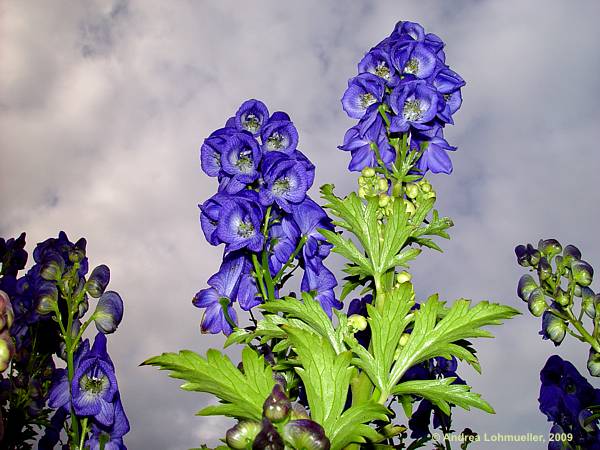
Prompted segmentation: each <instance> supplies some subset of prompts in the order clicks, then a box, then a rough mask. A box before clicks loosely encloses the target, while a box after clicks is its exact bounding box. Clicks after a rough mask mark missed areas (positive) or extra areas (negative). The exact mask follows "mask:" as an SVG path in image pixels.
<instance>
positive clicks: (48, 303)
mask: <svg viewBox="0 0 600 450" xmlns="http://www.w3.org/2000/svg"><path fill="white" fill-rule="evenodd" d="M57 302H58V289H57V288H56V285H55V284H53V283H49V282H47V283H44V284H43V285H42V287H41V288H40V289H39V291H38V298H37V306H36V308H35V310H36V312H37V313H38V314H41V315H42V316H44V315H46V314H50V313H51V312H52V311H54V310H55V309H56V307H57V306H56V303H57Z"/></svg>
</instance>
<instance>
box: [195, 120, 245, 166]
mask: <svg viewBox="0 0 600 450" xmlns="http://www.w3.org/2000/svg"><path fill="white" fill-rule="evenodd" d="M235 133H237V129H236V128H233V127H225V128H220V129H218V130H216V131H214V132H213V133H211V135H210V136H209V137H207V138H206V139H205V140H204V142H203V143H202V147H200V165H201V166H202V170H203V171H204V172H205V173H206V174H207V175H208V176H210V177H216V176H218V175H219V174H220V173H221V155H222V153H223V149H224V148H225V145H226V144H227V140H228V139H229V138H230V137H231V136H232V135H233V134H235Z"/></svg>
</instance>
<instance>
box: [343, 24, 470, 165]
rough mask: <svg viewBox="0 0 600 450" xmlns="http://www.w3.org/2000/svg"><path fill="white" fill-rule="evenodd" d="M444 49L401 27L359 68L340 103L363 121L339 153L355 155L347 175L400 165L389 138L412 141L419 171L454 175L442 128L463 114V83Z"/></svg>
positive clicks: (417, 29)
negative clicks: (459, 110) (379, 165)
mask: <svg viewBox="0 0 600 450" xmlns="http://www.w3.org/2000/svg"><path fill="white" fill-rule="evenodd" d="M443 49H444V43H443V42H442V40H441V39H440V38H439V37H438V36H436V35H435V34H431V33H425V30H424V29H423V27H422V26H421V25H419V24H417V23H414V22H399V23H398V24H397V25H396V27H395V29H394V31H393V32H392V34H391V35H390V36H388V37H387V38H385V39H384V40H383V41H381V42H380V43H379V44H377V45H376V46H375V47H373V48H372V49H371V50H369V52H368V53H366V54H365V56H364V57H363V59H362V60H361V61H360V63H359V64H358V75H357V76H356V77H354V78H351V79H350V80H349V81H348V88H347V90H346V92H345V93H344V95H343V97H342V105H343V108H344V110H345V111H346V113H347V114H348V115H349V116H350V117H352V118H353V119H359V122H358V124H357V125H355V126H353V127H352V128H350V129H349V130H348V131H347V132H346V135H345V137H344V143H343V145H341V146H340V147H339V148H340V149H341V150H345V151H349V152H350V153H351V155H352V159H351V161H350V165H349V169H350V170H352V171H360V170H362V169H363V168H365V167H375V166H377V165H378V164H383V165H385V166H386V167H387V168H388V169H389V168H391V166H392V163H394V162H395V161H396V159H397V156H398V155H397V149H396V148H394V146H393V145H391V143H390V138H391V137H394V136H401V135H405V136H407V137H410V143H409V146H410V149H411V150H413V151H414V152H415V153H416V155H418V159H416V164H415V169H416V170H418V171H419V172H420V173H425V172H427V171H428V170H430V171H432V172H434V173H438V172H444V173H450V172H451V171H452V163H451V161H450V158H449V157H448V154H447V151H452V150H456V147H452V146H450V145H449V144H448V142H447V141H446V140H445V139H444V133H443V130H444V126H445V125H446V124H452V123H454V122H453V119H452V115H453V114H454V113H455V112H456V111H457V110H458V109H459V108H460V105H461V102H462V97H461V92H460V89H461V87H462V86H464V85H465V82H464V80H463V79H462V78H461V77H460V76H459V75H458V74H457V73H456V72H454V71H453V70H451V69H450V67H449V66H448V65H447V64H446V57H445V53H444V50H443Z"/></svg>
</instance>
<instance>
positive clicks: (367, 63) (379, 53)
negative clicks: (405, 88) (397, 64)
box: [358, 48, 399, 86]
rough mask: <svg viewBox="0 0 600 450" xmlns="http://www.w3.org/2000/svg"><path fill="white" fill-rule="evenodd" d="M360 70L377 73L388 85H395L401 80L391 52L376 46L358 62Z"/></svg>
mask: <svg viewBox="0 0 600 450" xmlns="http://www.w3.org/2000/svg"><path fill="white" fill-rule="evenodd" d="M358 72H359V73H365V72H368V73H372V74H373V75H377V76H378V77H379V78H381V79H382V80H383V81H384V82H385V83H386V85H387V86H395V85H396V84H398V81H399V77H398V73H397V72H396V69H395V68H394V66H393V64H392V61H391V59H390V56H389V54H388V53H387V52H386V51H384V50H383V49H381V48H374V49H372V50H371V51H369V52H368V53H367V54H366V55H365V56H364V57H363V59H362V60H361V61H360V63H358Z"/></svg>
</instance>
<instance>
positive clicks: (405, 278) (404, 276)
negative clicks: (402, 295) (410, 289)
mask: <svg viewBox="0 0 600 450" xmlns="http://www.w3.org/2000/svg"><path fill="white" fill-rule="evenodd" d="M410 280H412V275H411V274H410V273H408V272H407V271H406V270H403V271H402V272H400V273H397V274H396V282H397V283H398V284H402V283H407V282H409V281H410Z"/></svg>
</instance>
